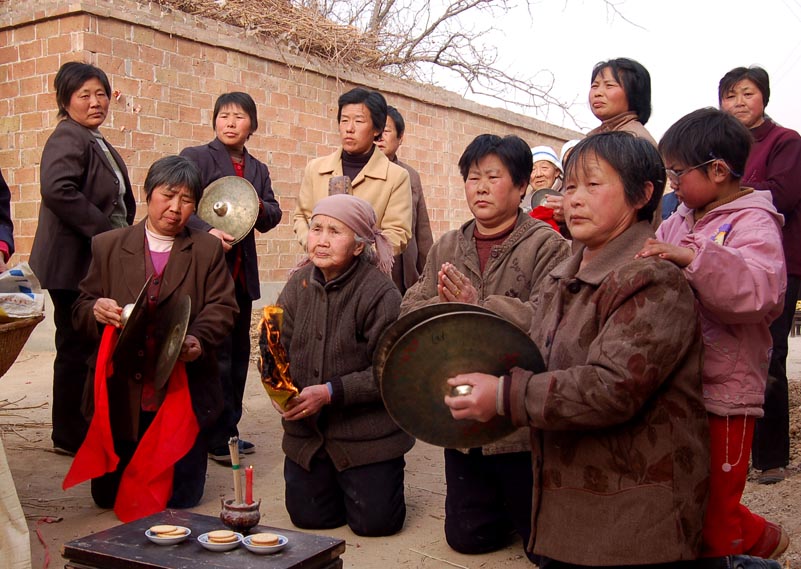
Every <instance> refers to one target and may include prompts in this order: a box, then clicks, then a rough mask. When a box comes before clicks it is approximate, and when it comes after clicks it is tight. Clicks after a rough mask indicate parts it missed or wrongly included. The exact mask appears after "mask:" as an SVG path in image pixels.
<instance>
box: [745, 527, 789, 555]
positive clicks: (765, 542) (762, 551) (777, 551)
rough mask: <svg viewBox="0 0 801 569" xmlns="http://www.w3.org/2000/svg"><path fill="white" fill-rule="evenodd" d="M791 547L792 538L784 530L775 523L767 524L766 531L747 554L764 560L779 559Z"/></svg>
mask: <svg viewBox="0 0 801 569" xmlns="http://www.w3.org/2000/svg"><path fill="white" fill-rule="evenodd" d="M789 545H790V536H789V535H787V532H786V531H784V528H783V527H781V526H780V525H778V524H774V523H773V522H767V523H766V525H765V531H763V532H762V535H761V536H760V538H759V539H758V540H757V542H756V543H755V544H754V545H753V547H751V549H749V550H748V551H746V553H747V554H748V555H752V556H754V557H762V558H763V559H778V558H779V557H781V555H782V553H784V552H785V551H787V547H788V546H789Z"/></svg>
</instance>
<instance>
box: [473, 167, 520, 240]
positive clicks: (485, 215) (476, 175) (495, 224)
mask: <svg viewBox="0 0 801 569" xmlns="http://www.w3.org/2000/svg"><path fill="white" fill-rule="evenodd" d="M464 193H465V198H467V206H468V207H469V208H470V211H471V212H472V213H473V216H474V217H475V218H476V225H477V226H478V230H479V232H480V233H483V234H485V235H492V234H493V233H498V232H500V231H502V230H503V229H506V228H507V227H509V226H510V224H512V223H514V220H515V219H517V210H518V207H520V200H522V199H523V196H524V195H525V193H526V185H525V184H523V185H522V186H515V185H514V182H512V176H511V175H510V174H509V170H508V169H507V168H506V166H504V164H503V162H501V159H500V158H498V157H497V156H496V155H495V154H488V155H487V156H484V157H483V158H481V159H479V161H478V162H477V163H475V164H473V165H472V166H470V170H469V171H468V172H467V180H465V183H464Z"/></svg>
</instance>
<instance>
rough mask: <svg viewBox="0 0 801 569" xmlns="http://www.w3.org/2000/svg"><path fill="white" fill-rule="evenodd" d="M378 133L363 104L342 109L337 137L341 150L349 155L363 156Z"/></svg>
mask: <svg viewBox="0 0 801 569" xmlns="http://www.w3.org/2000/svg"><path fill="white" fill-rule="evenodd" d="M378 135H379V131H378V130H377V129H376V128H375V127H374V126H373V118H372V117H371V116H370V109H368V108H367V105H365V104H364V103H359V104H350V105H345V106H343V107H342V112H341V113H340V117H339V137H340V139H341V142H342V149H343V150H345V152H348V153H350V154H357V155H358V154H365V153H367V152H369V151H370V149H371V148H372V147H373V143H374V142H375V139H376V137H377V136H378Z"/></svg>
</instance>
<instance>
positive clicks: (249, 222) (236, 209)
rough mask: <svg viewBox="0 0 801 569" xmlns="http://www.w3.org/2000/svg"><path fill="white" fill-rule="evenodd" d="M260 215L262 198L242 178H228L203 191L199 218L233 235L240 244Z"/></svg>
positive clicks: (199, 203) (235, 241)
mask: <svg viewBox="0 0 801 569" xmlns="http://www.w3.org/2000/svg"><path fill="white" fill-rule="evenodd" d="M258 215H259V196H258V194H256V189H255V188H254V187H253V185H252V184H251V183H250V182H248V181H247V180H246V179H244V178H240V177H239V176H224V177H222V178H219V179H218V180H215V181H213V182H212V183H211V184H209V185H208V186H206V189H204V190H203V197H201V198H200V202H198V204H197V216H198V217H199V218H200V219H202V220H203V221H205V222H206V223H208V224H209V225H211V226H212V227H214V228H215V229H220V230H222V231H225V232H226V233H228V234H230V235H232V236H233V238H234V240H233V242H232V244H234V243H239V242H240V241H241V240H242V239H244V238H245V235H247V234H248V233H250V230H251V229H253V226H254V225H255V224H256V218H257V217H258Z"/></svg>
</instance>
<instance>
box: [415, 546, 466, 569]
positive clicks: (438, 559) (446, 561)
mask: <svg viewBox="0 0 801 569" xmlns="http://www.w3.org/2000/svg"><path fill="white" fill-rule="evenodd" d="M409 551H413V552H414V553H417V554H419V555H422V556H423V557H428V558H429V559H433V560H434V561H442V562H443V563H447V564H448V565H452V566H453V567H459V569H470V568H469V567H465V566H464V565H459V564H458V563H453V562H451V561H448V560H447V559H442V558H441V557H434V556H433V555H429V554H428V553H423V552H422V551H417V550H416V549H412V548H411V547H410V548H409Z"/></svg>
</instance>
